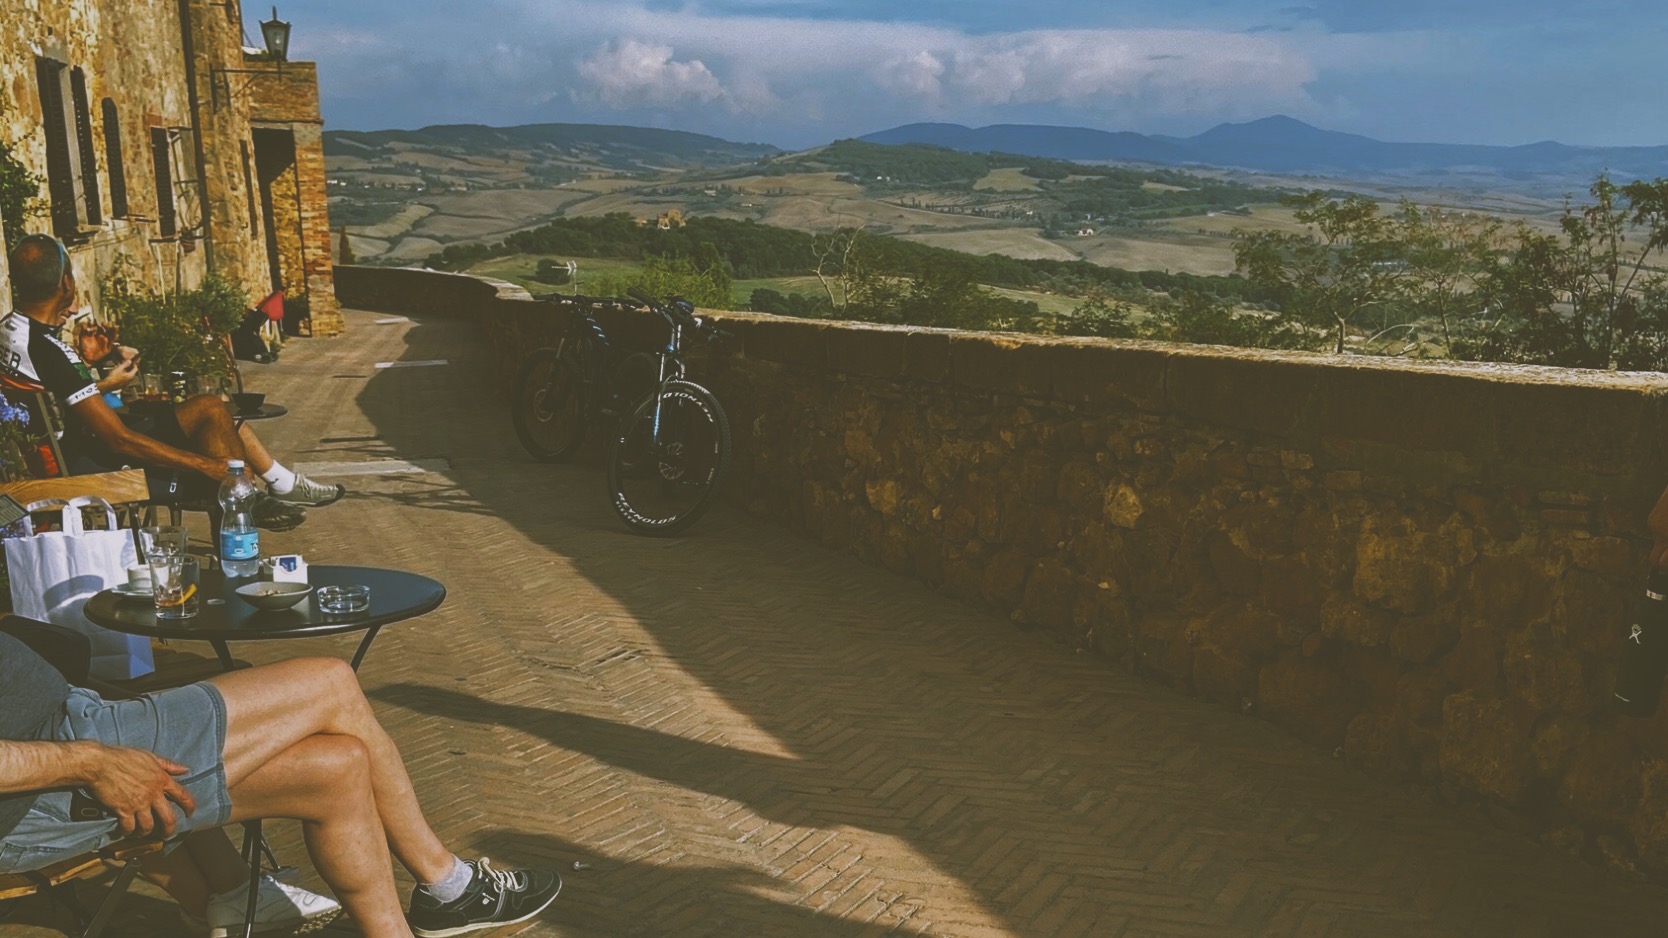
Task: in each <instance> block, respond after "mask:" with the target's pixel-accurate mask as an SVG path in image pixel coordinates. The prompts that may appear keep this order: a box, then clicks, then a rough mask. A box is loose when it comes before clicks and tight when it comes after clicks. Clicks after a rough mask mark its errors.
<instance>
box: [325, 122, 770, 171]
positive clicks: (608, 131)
mask: <svg viewBox="0 0 1668 938" xmlns="http://www.w3.org/2000/svg"><path fill="white" fill-rule="evenodd" d="M413 149H415V150H420V151H435V152H450V153H453V154H470V155H475V154H481V155H500V154H508V153H522V154H528V155H533V156H535V157H537V158H539V159H543V160H550V161H555V162H564V163H569V164H575V165H582V166H583V165H589V166H595V167H598V168H609V169H616V170H624V171H644V170H653V169H688V168H691V167H697V166H728V165H733V164H736V163H748V162H752V161H754V160H757V159H760V158H762V157H766V156H770V155H771V154H774V153H780V152H782V151H781V150H778V149H777V148H776V147H773V146H769V145H767V144H761V143H732V142H730V141H728V140H721V139H719V138H718V137H709V136H707V135H706V134H695V133H686V132H684V131H681V130H657V129H655V128H652V127H623V126H616V125H611V124H525V125H522V126H519V127H488V126H485V125H484V124H439V125H436V126H433V127H423V128H421V129H419V130H370V131H359V130H331V131H326V132H325V135H324V154H325V156H332V157H343V158H357V159H363V160H370V161H377V160H379V158H387V157H390V156H394V155H397V154H399V153H402V152H409V151H411V150H413Z"/></svg>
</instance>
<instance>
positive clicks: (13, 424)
mask: <svg viewBox="0 0 1668 938" xmlns="http://www.w3.org/2000/svg"><path fill="white" fill-rule="evenodd" d="M29 443H30V434H29V411H28V410H27V409H25V408H24V407H21V406H19V405H17V404H13V403H12V401H11V399H10V398H8V397H6V395H5V392H3V391H0V482H16V481H18V480H19V479H27V478H29V463H28V461H27V460H25V459H24V457H23V454H24V452H25V451H26V450H27V448H28V446H29Z"/></svg>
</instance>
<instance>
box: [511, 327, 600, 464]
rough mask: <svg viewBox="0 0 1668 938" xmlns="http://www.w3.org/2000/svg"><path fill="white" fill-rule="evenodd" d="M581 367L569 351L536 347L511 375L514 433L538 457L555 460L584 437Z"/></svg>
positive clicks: (570, 454) (530, 452) (557, 460)
mask: <svg viewBox="0 0 1668 938" xmlns="http://www.w3.org/2000/svg"><path fill="white" fill-rule="evenodd" d="M585 403H586V388H585V379H584V372H583V371H582V370H581V368H580V364H579V361H578V359H577V357H576V356H575V355H574V354H573V352H571V351H560V350H557V349H553V348H541V349H538V350H536V351H534V352H533V354H531V355H529V356H527V360H526V361H524V362H522V363H521V369H520V370H519V371H518V372H517V374H516V379H515V407H514V409H513V410H512V411H511V413H512V414H513V416H514V418H515V435H516V438H517V439H519V440H520V441H521V445H522V448H524V449H526V450H527V452H528V454H529V455H531V456H532V457H533V458H534V459H537V460H539V461H540V462H560V461H561V460H564V459H566V458H568V457H569V456H572V455H573V453H574V451H575V450H577V449H579V443H580V441H581V440H583V439H584V437H585V419H586V414H585Z"/></svg>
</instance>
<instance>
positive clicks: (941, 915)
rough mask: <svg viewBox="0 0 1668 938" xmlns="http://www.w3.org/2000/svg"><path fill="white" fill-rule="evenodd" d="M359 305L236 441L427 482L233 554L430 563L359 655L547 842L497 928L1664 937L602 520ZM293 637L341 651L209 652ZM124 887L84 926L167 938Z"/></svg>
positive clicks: (1240, 734)
mask: <svg viewBox="0 0 1668 938" xmlns="http://www.w3.org/2000/svg"><path fill="white" fill-rule="evenodd" d="M386 318H388V317H380V316H374V315H371V314H365V313H353V312H350V313H349V314H348V321H349V328H350V333H349V337H348V338H346V339H342V340H336V341H325V340H319V341H313V342H306V341H296V342H292V343H291V345H290V348H289V351H287V352H286V353H285V355H284V358H283V361H282V363H281V364H280V365H278V366H275V367H271V368H264V369H263V368H252V369H251V373H250V383H251V384H252V385H253V386H254V387H256V388H258V389H261V390H265V391H268V392H269V393H270V395H271V397H272V398H273V399H274V400H276V401H279V402H282V403H284V404H287V405H289V407H290V409H291V416H290V417H289V418H287V419H284V420H280V421H273V422H268V423H265V424H262V425H261V427H260V429H261V431H262V432H263V433H264V434H266V435H267V436H268V437H269V439H270V440H271V441H272V442H273V443H274V445H275V448H276V449H277V450H278V451H279V452H280V453H281V454H284V455H286V456H288V457H289V458H290V459H292V460H293V461H298V462H302V463H307V464H325V463H332V464H339V465H338V467H339V468H347V469H352V470H354V471H363V470H362V468H361V467H358V466H357V465H356V464H361V463H366V462H369V461H373V460H406V461H408V463H412V464H415V465H413V466H407V467H406V468H417V469H421V468H427V469H428V470H430V471H421V472H406V473H402V474H385V475H354V476H344V477H343V480H344V481H346V482H348V484H349V485H350V487H351V488H352V492H353V494H352V496H351V497H350V498H349V499H348V500H346V501H344V502H343V503H341V504H339V505H337V506H334V507H332V508H329V509H326V510H321V511H318V512H315V513H314V515H313V517H312V519H311V520H310V521H309V523H308V524H307V525H306V526H305V527H304V528H302V529H300V530H298V531H296V532H292V533H290V534H286V535H279V536H275V537H271V538H270V539H269V540H268V542H267V544H266V545H265V546H266V547H267V549H268V550H276V549H278V548H285V549H294V550H301V551H304V552H305V553H306V554H307V555H308V556H309V558H311V559H313V560H315V561H326V562H328V561H337V562H346V561H357V562H371V563H381V564H385V565H391V566H399V567H405V568H409V569H413V570H417V571H421V572H424V573H428V574H431V575H433V576H436V577H438V578H440V579H442V580H443V581H444V582H446V583H447V584H448V586H449V588H450V589H451V595H450V598H449V599H448V601H447V603H446V605H445V606H444V607H442V609H441V610H440V611H438V612H436V613H435V614H433V615H430V616H428V617H426V618H425V619H422V620H420V621H417V622H414V623H410V624H406V625H402V626H398V627H395V628H393V629H391V630H390V631H389V632H387V633H385V635H384V637H383V638H382V639H380V640H379V642H378V644H377V647H376V648H375V649H374V650H373V651H372V653H371V655H370V658H369V660H368V662H367V664H366V667H365V668H364V671H363V672H362V674H363V680H364V683H365V686H366V688H367V689H368V691H369V693H370V694H371V697H372V699H373V700H374V701H375V702H376V704H377V707H378V709H379V711H380V713H381V714H382V716H383V718H384V719H385V721H386V723H387V725H388V726H389V727H390V729H391V730H392V732H393V733H394V735H395V737H396V738H397V739H398V740H399V742H400V744H401V746H402V747H403V748H404V750H405V753H406V756H407V759H408V761H409V763H410V765H411V768H412V772H413V775H414V776H415V777H416V780H417V783H418V786H419V788H420V790H421V791H422V792H423V793H424V798H425V803H426V805H427V806H428V808H429V810H430V812H431V815H432V818H433V820H434V823H435V824H436V826H437V828H438V829H439V830H440V831H441V833H442V835H443V836H444V837H446V838H447V839H448V840H449V841H450V842H452V843H454V844H456V845H457V846H458V847H459V848H460V849H461V850H463V851H465V852H473V851H484V852H486V853H488V854H489V855H491V856H492V857H493V858H494V859H495V860H502V861H507V862H516V861H520V862H547V863H553V864H557V865H559V866H560V867H561V868H563V870H564V874H565V876H566V878H567V888H566V891H565V892H564V894H563V898H562V899H561V900H559V901H558V903H557V904H556V905H555V906H554V907H553V908H552V909H551V910H550V911H549V913H548V914H547V915H545V916H544V917H543V918H542V919H541V920H540V921H538V922H537V923H535V924H532V925H530V926H529V927H527V928H526V929H525V931H524V932H523V934H525V935H529V936H578V935H586V936H617V935H678V936H685V935H713V936H755V935H757V936H801V935H804V936H830V938H857V936H867V935H878V934H887V933H893V932H897V933H904V934H921V935H954V936H996V935H1016V936H1035V938H1052V936H1061V938H1064V936H1071V935H1095V936H1159V935H1163V936H1184V935H1185V936H1206V935H1209V936H1240V935H1293V936H1298V935H1301V936H1320V935H1332V936H1374V938H1376V936H1403V935H1405V936H1514V938H1520V936H1573V935H1605V936H1633V935H1639V936H1644V935H1662V934H1664V933H1665V931H1668V925H1665V924H1664V923H1665V922H1668V917H1665V916H1668V891H1665V890H1663V889H1660V888H1656V887H1651V886H1645V885H1636V884H1632V883H1629V882H1626V881H1624V880H1622V879H1621V878H1619V877H1618V876H1616V875H1614V874H1610V873H1606V872H1604V871H1601V870H1598V869H1595V868H1592V867H1589V866H1586V865H1584V864H1582V863H1580V862H1577V861H1575V860H1571V859H1568V858H1565V857H1563V856H1561V855H1558V854H1555V853H1553V852H1551V851H1550V850H1548V849H1546V848H1544V847H1542V846H1541V845H1539V844H1538V843H1536V842H1534V841H1532V840H1529V839H1527V838H1526V837H1524V836H1521V835H1518V834H1516V833H1513V832H1511V830H1510V829H1509V827H1508V826H1507V825H1509V821H1506V820H1502V819H1498V818H1496V819H1487V818H1483V817H1479V816H1477V815H1476V814H1475V813H1474V812H1472V811H1469V810H1466V809H1461V808H1455V807H1451V806H1448V805H1445V804H1442V803H1440V802H1438V801H1436V800H1434V799H1433V798H1432V797H1431V796H1430V795H1429V794H1428V793H1423V792H1418V791H1410V790H1407V789H1403V788H1395V787H1387V786H1383V785H1380V784H1377V783H1376V782H1375V781H1373V780H1372V779H1370V778H1367V777H1364V776H1362V775H1360V774H1358V773H1355V772H1352V771H1350V770H1348V769H1346V768H1344V767H1343V766H1342V765H1341V764H1339V763H1338V762H1335V761H1334V760H1332V759H1331V758H1329V757H1328V755H1327V754H1325V753H1321V752H1316V751H1314V750H1313V749H1311V748H1309V747H1307V746H1305V745H1303V744H1300V743H1298V742H1296V741H1294V740H1293V739H1291V738H1289V737H1287V736H1286V735H1285V734H1284V733H1282V732H1280V731H1279V730H1276V729H1274V728H1272V727H1270V726H1267V725H1265V724H1262V723H1259V722H1257V721H1255V720H1252V719H1249V718H1242V717H1239V716H1237V715H1235V714H1232V713H1228V712H1225V711H1223V710H1220V709H1218V708H1216V707H1214V706H1210V705H1206V704H1201V703H1199V702H1196V701H1193V700H1189V699H1185V698H1181V697H1178V696H1176V695H1174V694H1172V693H1171V692H1169V691H1166V690H1163V689H1161V688H1158V687H1156V686H1153V685H1150V684H1147V683H1144V682H1142V681H1140V680H1138V679H1135V678H1133V677H1131V676H1129V675H1127V674H1124V673H1121V672H1118V671H1115V670H1111V669H1109V668H1108V667H1106V666H1104V665H1102V664H1100V663H1097V662H1094V661H1090V660H1084V659H1082V658H1078V657H1074V656H1073V655H1072V653H1071V652H1070V651H1069V650H1068V649H1064V648H1062V647H1060V646H1058V645H1055V644H1052V643H1051V642H1049V641H1048V640H1046V639H1043V638H1040V637H1038V636H1035V635H1031V634H1026V633H1023V632H1019V631H1016V630H1015V629H1014V628H1013V627H1012V626H1011V625H1009V624H1007V623H1005V622H1002V621H997V620H995V619H993V618H992V617H990V616H989V615H987V614H985V613H983V612H981V611H979V610H976V609H973V608H971V607H969V606H964V605H962V604H959V603H957V602H956V601H954V600H951V599H947V598H944V597H941V596H938V595H934V594H931V593H929V592H927V591H926V590H924V589H922V588H921V587H919V586H918V585H916V584H915V583H913V582H911V581H908V580H903V579H900V578H897V577H894V576H891V575H889V574H887V573H884V572H881V571H878V570H876V569H873V568H870V567H867V566H863V565H861V564H859V563H857V562H855V561H853V560H850V559H848V558H845V557H841V556H838V555H834V554H831V553H828V552H827V551H824V550H823V549H821V548H820V547H818V546H816V545H815V544H813V543H811V542H809V541H807V540H804V539H801V538H799V537H797V536H796V535H794V534H792V533H790V532H787V531H784V530H782V529H779V528H776V527H773V526H771V525H769V524H766V523H763V522H760V521H756V520H753V519H751V518H748V517H745V516H743V515H739V514H736V513H733V512H729V511H727V510H720V511H719V512H717V513H716V514H714V515H713V516H711V517H709V518H708V519H706V520H704V521H703V522H702V523H701V524H700V525H699V526H697V527H696V528H695V529H694V532H693V533H692V534H691V535H690V536H689V537H687V538H684V539H681V540H671V541H663V540H647V539H641V538H637V537H633V536H631V535H629V534H626V533H625V532H624V530H623V529H622V528H621V527H620V526H619V525H618V523H617V522H616V521H615V520H614V518H613V516H612V514H611V513H610V511H609V509H608V508H607V506H606V504H605V503H604V496H603V491H602V479H601V471H600V468H599V467H597V466H595V465H590V464H581V465H578V466H573V467H550V466H541V465H535V464H533V463H531V462H529V461H528V460H526V459H525V458H524V457H522V456H521V455H520V453H519V451H518V450H517V448H516V446H515V443H514V439H513V435H512V433H511V431H510V426H509V421H508V419H507V417H506V415H505V414H504V408H503V406H502V405H501V404H500V403H499V402H497V401H496V400H494V399H492V398H491V397H490V396H489V394H488V392H487V391H486V389H485V386H484V382H483V381H482V380H481V377H480V373H479V369H480V368H482V367H484V365H483V364H482V363H483V361H484V354H483V349H482V347H481V346H480V345H479V344H478V343H477V342H476V341H475V340H474V339H473V337H472V336H471V334H470V332H469V330H468V329H467V328H466V327H465V326H463V325H461V324H456V323H451V322H445V321H433V322H428V323H422V324H414V323H407V322H399V323H381V324H379V323H378V322H377V321H376V320H378V319H386ZM435 359H448V360H449V364H446V365H435V366H431V367H405V368H389V369H379V368H377V367H376V364H377V363H378V362H387V361H394V360H406V361H422V360H435ZM391 465H392V464H391ZM318 474H319V475H321V476H325V475H327V474H328V473H327V472H326V471H325V469H324V468H323V467H322V466H321V467H320V469H319V470H318ZM303 650H307V651H319V652H326V653H335V654H346V653H348V652H349V651H350V650H351V642H350V641H349V640H347V639H326V640H318V641H313V642H308V643H289V644H267V645H253V646H247V647H244V648H242V649H241V653H242V655H243V656H244V657H247V658H248V659H250V660H252V661H257V662H259V661H267V660H272V659H275V658H279V657H285V656H289V655H292V654H295V653H298V652H300V651H303ZM277 827H278V835H277V837H276V841H277V846H278V849H279V851H280V853H281V854H282V855H283V856H284V857H285V858H286V859H291V860H295V861H298V862H304V861H303V858H302V848H301V846H300V843H299V837H298V836H297V834H296V831H295V830H294V825H290V824H280V825H277ZM576 861H577V862H579V863H582V864H586V865H587V866H586V868H585V869H582V870H578V871H575V870H574V869H573V864H574V863H575V862H576ZM304 877H305V878H308V879H309V881H312V882H316V880H312V879H311V873H310V870H309V871H308V872H307V873H305V874H304ZM156 895H157V894H155V893H154V892H151V891H148V890H147V891H143V892H142V893H141V894H140V895H138V896H136V897H134V898H133V899H131V900H130V902H129V904H128V905H127V906H126V909H127V910H128V913H129V915H128V918H129V919H130V922H129V924H127V925H126V926H124V928H123V929H121V930H119V931H118V932H117V934H118V935H119V936H126V938H137V936H145V938H150V936H161V935H174V934H178V927H177V924H176V920H174V919H173V918H172V917H171V912H170V911H169V909H168V906H167V905H166V904H165V903H164V902H163V901H161V900H160V899H158V898H156ZM42 915H44V913H43V912H41V911H40V910H37V909H31V910H29V914H28V915H27V916H25V918H26V919H28V920H30V921H39V920H40V919H41V916H42ZM0 933H5V934H7V935H10V934H14V933H15V934H17V935H18V936H20V938H25V936H27V938H33V936H36V935H46V934H50V932H48V931H45V930H43V929H38V928H28V927H22V926H19V925H10V926H0Z"/></svg>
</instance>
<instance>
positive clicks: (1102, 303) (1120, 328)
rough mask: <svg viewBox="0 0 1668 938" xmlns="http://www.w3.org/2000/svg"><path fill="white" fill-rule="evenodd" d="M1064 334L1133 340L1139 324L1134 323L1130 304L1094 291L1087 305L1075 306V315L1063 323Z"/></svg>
mask: <svg viewBox="0 0 1668 938" xmlns="http://www.w3.org/2000/svg"><path fill="white" fill-rule="evenodd" d="M1056 328H1057V329H1058V330H1059V333H1060V334H1061V335H1083V336H1095V337H1097V338H1102V339H1133V338H1135V325H1134V323H1132V322H1130V307H1129V304H1128V303H1123V302H1117V301H1114V300H1112V299H1111V298H1110V297H1108V296H1107V295H1106V294H1105V293H1103V292H1101V290H1099V289H1098V288H1096V289H1091V290H1090V291H1089V294H1088V295H1087V296H1085V297H1084V298H1083V302H1081V303H1079V304H1077V305H1076V306H1074V307H1072V311H1071V314H1070V315H1068V316H1066V317H1065V318H1063V319H1061V320H1059V322H1058V324H1057V327H1056Z"/></svg>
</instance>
